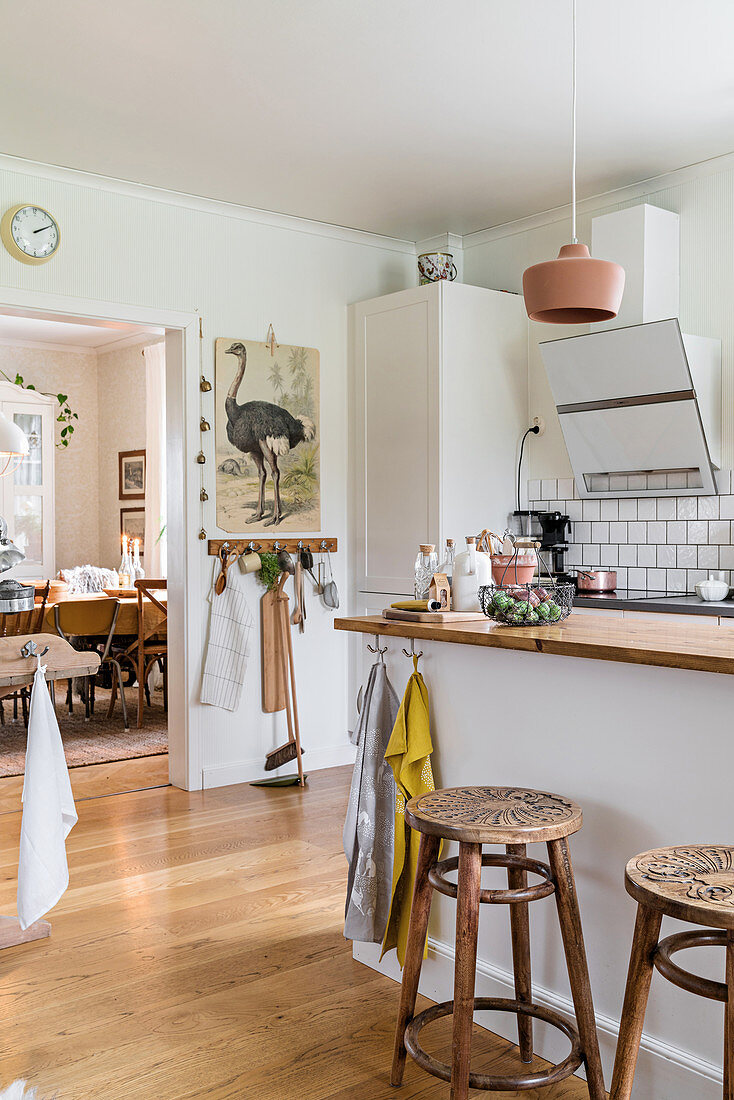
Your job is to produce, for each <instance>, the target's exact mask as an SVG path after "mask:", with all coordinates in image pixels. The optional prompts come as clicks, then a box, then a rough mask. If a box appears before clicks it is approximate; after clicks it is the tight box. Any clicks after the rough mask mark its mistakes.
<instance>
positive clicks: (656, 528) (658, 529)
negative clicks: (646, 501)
mask: <svg viewBox="0 0 734 1100" xmlns="http://www.w3.org/2000/svg"><path fill="white" fill-rule="evenodd" d="M667 540H668V532H667V529H666V524H664V523H659V522H658V521H657V520H654V521H653V522H652V523H648V525H647V541H648V542H667Z"/></svg>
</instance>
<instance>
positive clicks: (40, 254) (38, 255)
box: [0, 202, 61, 264]
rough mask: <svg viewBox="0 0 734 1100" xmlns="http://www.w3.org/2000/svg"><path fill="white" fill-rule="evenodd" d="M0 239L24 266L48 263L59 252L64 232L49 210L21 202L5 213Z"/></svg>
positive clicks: (1, 222)
mask: <svg viewBox="0 0 734 1100" xmlns="http://www.w3.org/2000/svg"><path fill="white" fill-rule="evenodd" d="M0 238H2V242H3V244H4V245H5V247H6V248H7V250H8V252H9V253H10V255H11V256H12V257H13V258H14V259H16V260H20V262H21V263H22V264H45V263H47V261H48V260H50V259H51V258H52V256H55V255H56V253H57V252H58V250H59V245H60V244H61V230H60V229H59V224H58V222H57V221H56V219H55V218H53V217H52V216H51V215H50V214H49V212H48V210H44V209H43V207H42V206H34V205H33V204H32V203H27V202H22V203H20V204H19V205H18V206H11V208H10V209H9V210H6V211H5V213H4V214H3V217H2V221H0Z"/></svg>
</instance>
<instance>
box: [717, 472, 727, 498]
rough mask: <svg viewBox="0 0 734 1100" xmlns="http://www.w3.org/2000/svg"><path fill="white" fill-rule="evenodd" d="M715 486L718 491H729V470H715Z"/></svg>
mask: <svg viewBox="0 0 734 1100" xmlns="http://www.w3.org/2000/svg"><path fill="white" fill-rule="evenodd" d="M716 488H717V489H718V490H719V493H730V492H731V470H717V471H716Z"/></svg>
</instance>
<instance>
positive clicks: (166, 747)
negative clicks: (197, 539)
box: [0, 290, 201, 793]
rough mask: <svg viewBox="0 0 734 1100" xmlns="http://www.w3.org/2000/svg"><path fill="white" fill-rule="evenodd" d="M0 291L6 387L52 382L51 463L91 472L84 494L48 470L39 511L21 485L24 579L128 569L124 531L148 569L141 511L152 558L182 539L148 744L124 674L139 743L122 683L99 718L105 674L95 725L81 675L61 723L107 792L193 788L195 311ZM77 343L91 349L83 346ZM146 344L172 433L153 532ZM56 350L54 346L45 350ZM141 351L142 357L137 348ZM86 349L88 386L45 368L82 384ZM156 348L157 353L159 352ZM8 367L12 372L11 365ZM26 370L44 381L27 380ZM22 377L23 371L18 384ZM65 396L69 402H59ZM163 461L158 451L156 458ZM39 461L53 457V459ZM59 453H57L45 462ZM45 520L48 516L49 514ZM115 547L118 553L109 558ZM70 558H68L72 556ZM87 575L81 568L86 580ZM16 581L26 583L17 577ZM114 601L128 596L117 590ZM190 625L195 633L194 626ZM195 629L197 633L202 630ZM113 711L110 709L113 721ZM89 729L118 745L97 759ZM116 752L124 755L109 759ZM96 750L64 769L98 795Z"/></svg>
mask: <svg viewBox="0 0 734 1100" xmlns="http://www.w3.org/2000/svg"><path fill="white" fill-rule="evenodd" d="M0 298H1V299H2V301H1V302H0V368H1V369H2V370H3V371H4V372H5V374H6V375H7V376H8V383H7V384H8V386H10V388H11V389H13V390H15V391H16V396H18V397H20V398H21V399H22V400H27V399H28V398H29V397H30V399H31V401H32V400H33V392H34V391H31V390H29V389H28V387H29V385H30V386H34V387H35V394H36V395H39V394H40V392H41V389H47V392H48V393H49V395H50V397H49V400H50V403H51V409H50V413H51V416H52V417H54V419H53V420H52V421H51V424H50V428H51V431H50V432H49V426H48V425H47V427H46V431H45V437H48V436H49V434H51V435H53V429H55V434H56V441H57V442H61V431H62V430H63V428H65V427H67V426H69V427H71V428H72V429H73V430H72V431H71V432H68V433H64V437H65V438H66V440H67V445H66V446H63V448H56V450H57V451H61V452H62V453H61V454H60V455H59V457H58V459H57V461H56V466H57V467H58V468H64V466H65V467H66V470H65V473H68V472H69V471H70V470H71V467H72V466H73V465H74V463H76V464H79V463H81V464H82V465H83V466H84V468H85V469H87V470H88V471H91V472H90V473H89V474H88V476H87V477H86V478H85V479H84V480H85V485H83V486H82V489H86V496H87V499H86V501H85V500H84V496H85V494H84V492H81V493H80V492H79V488H80V487H79V485H78V484H76V483H75V482H76V481H77V480H78V479H77V478H75V477H73V476H71V477H69V476H64V477H62V478H61V479H58V478H57V479H56V485H55V486H53V487H52V488H51V489H50V491H47V487H46V481H49V480H51V479H49V478H47V479H46V481H44V482H43V491H44V492H45V493H46V494H47V498H48V499H44V500H42V501H40V502H39V501H34V506H35V511H34V509H33V508H29V503H28V499H27V498H28V497H29V496H36V497H37V496H39V494H38V493H35V492H28V491H26V488H25V486H24V488H23V491H22V493H21V494H18V489H17V487H16V488H15V490H14V491H15V492H16V494H18V495H22V497H23V500H22V504H23V507H22V508H21V507H20V505H18V506H16V508H15V510H14V511H13V512H12V513H11V515H12V520H13V528H12V529H11V530H10V532H9V533H10V535H11V537H13V535H16V536H17V538H18V539H19V543H20V547H21V549H22V550H23V552H24V553H25V554H26V562H24V563H23V567H24V570H25V576H26V577H30V573H29V569H30V571H31V572H33V570H34V569H35V570H36V576H37V577H38V579H39V580H41V579H43V577H44V576H47V577H48V578H49V579H51V580H52V581H59V582H61V583H63V581H64V580H68V579H69V577H68V575H67V574H68V573H69V572H70V571H72V572H73V571H77V572H85V570H80V569H79V568H78V567H81V566H86V565H87V564H91V565H93V566H94V567H95V568H97V567H99V568H100V569H104V570H107V569H109V570H110V571H112V570H115V571H116V572H117V573H118V574H119V573H120V572H122V571H123V569H122V566H123V563H122V560H121V559H122V536H123V535H126V536H127V537H128V538H129V539H130V540H131V543H132V544H133V545H134V541H135V538H136V537H137V538H139V539H140V544H139V546H138V547H137V550H138V553H139V556H140V558H141V561H142V564H143V568H145V545H144V543H145V539H144V535H143V533H144V532H146V521H147V532H146V534H147V537H148V540H149V541H151V542H152V543H153V545H154V546H155V551H156V553H155V554H153V553H152V552H151V549H149V551H148V557H149V559H151V564H152V559H153V558H154V557H155V559H156V562H157V564H156V566H155V568H160V565H159V563H160V560H161V551H162V550H163V547H164V546H165V542H166V539H168V541H169V542H170V544H171V545H173V546H175V547H176V552H175V553H173V554H169V555H168V563H167V564H168V568H167V570H166V571H167V574H168V577H167V589H168V591H167V599H168V614H167V624H166V626H167V634H168V636H169V637H170V643H169V644H168V645H167V647H166V648H167V653H166V658H167V659H166V660H165V663H164V662H163V661H161V662H158V665H157V668H156V669H154V673H155V672H156V671H157V672H158V676H157V683H156V682H155V680H156V677H155V675H154V676H152V677H151V678H150V679H148V678H147V677H146V685H145V686H146V695H147V696H148V697H147V698H146V699H145V701H144V706H143V715H144V721H143V727H142V738H143V740H145V738H147V739H148V743H147V744H146V745H142V747H141V739H140V737H138V731H137V713H136V712H137V703H136V696H137V688H135V689H134V691H133V697H131V695H130V688H131V687H132V686H133V685H132V684H129V686H128V688H127V691H126V692H125V694H126V697H127V699H128V702H129V704H130V709H131V711H132V713H131V714H130V715H129V718H128V726H129V732H130V733H133V731H135V733H133V737H132V738H131V739H128V740H131V741H136V742H137V743H136V744H133V745H131V744H129V743H126V738H125V736H124V734H123V731H124V725H123V721H122V716H121V714H120V699H119V693H118V695H117V699H116V701H115V710H116V712H117V718H118V721H117V725H118V726H119V730H117V731H115V730H112V729H107V730H103V729H102V722H101V721H100V719H99V717H98V716H99V714H100V707H99V703H100V701H101V702H102V708H101V711H102V715H103V716H104V715H106V713H107V705H106V704H107V702H108V701H109V698H110V690H111V687H110V685H109V683H107V684H105V683H104V682H102V683H101V685H99V688H98V690H97V692H96V699H95V711H94V715H92V716H91V717H90V721H89V722H85V717H86V715H85V708H86V709H88V707H87V700H86V699H85V698H84V690H85V689H84V686H83V685H82V686H81V690H80V685H76V693H74V692H72V696H71V707H72V711H73V712H74V715H75V717H74V718H73V719H71V716H69V720H70V721H72V722H74V723H75V724H76V725H77V726H78V727H79V730H80V737H79V738H78V739H77V740H78V742H79V743H78V744H77V745H76V748H77V749H79V748H80V746H81V749H82V750H83V747H84V742H85V741H86V743H87V747H88V748H90V749H92V750H94V751H93V752H92V757H94V753H95V752H97V753H98V752H99V750H100V749H101V751H102V755H103V757H104V759H103V760H102V761H100V763H101V764H102V765H103V767H102V768H101V769H100V777H101V780H102V783H103V786H104V791H105V793H114V789H113V788H114V787H115V785H116V784H119V786H120V789H121V790H122V789H136V788H138V787H140V786H149V785H155V784H157V783H158V782H160V781H163V780H165V781H169V780H170V782H172V783H173V784H174V785H176V786H180V787H183V788H186V789H196V788H198V787H200V786H201V767H200V763H199V761H200V749H199V745H198V736H197V734H198V722H197V721H196V714H195V712H194V714H193V715H192V713H191V712H190V708H189V707H188V706H187V705H186V701H187V699H188V697H189V690H188V685H189V683H190V682H191V679H192V667H191V654H192V653H196V652H200V650H199V649H198V639H195V640H194V646H192V644H191V643H192V639H191V638H190V637H189V624H190V620H189V615H188V606H187V592H188V590H189V586H190V584H191V579H192V578H191V576H190V573H191V571H192V569H193V568H194V562H193V561H192V555H191V554H190V551H189V547H188V546H187V538H186V536H187V534H188V533H189V532H188V530H187V523H186V516H187V514H188V513H189V507H187V505H188V501H187V499H186V495H187V492H188V489H189V487H188V486H187V478H186V476H185V466H184V451H185V440H186V438H187V434H188V427H189V426H188V425H187V422H186V409H187V408H191V407H192V406H193V405H194V404H195V401H196V398H195V396H193V395H192V394H189V393H187V386H186V382H185V362H186V359H187V357H188V359H189V361H191V360H192V359H194V358H195V357H196V356H197V354H198V348H197V343H198V336H199V331H198V330H199V326H198V318H197V317H196V316H195V315H186V314H183V315H182V314H172V313H162V312H155V311H151V310H146V309H142V308H136V309H132V308H128V307H121V308H119V309H117V308H115V307H110V306H109V305H107V304H102V303H96V302H91V301H90V302H86V301H85V302H83V303H82V302H78V301H74V302H73V303H72V304H71V305H70V302H69V300H67V299H62V298H59V297H58V296H50V295H38V294H34V293H29V292H22V291H7V290H6V291H3V292H2V293H0ZM72 346H73V348H74V354H75V355H76V356H77V361H73V359H72V357H71V354H72V353H71V348H72ZM79 349H86V351H85V350H79ZM151 349H153V350H154V351H157V353H158V354H157V359H158V361H159V363H160V364H162V367H161V368H160V369H162V371H163V378H164V389H165V396H164V402H165V416H162V417H161V418H160V422H161V425H162V429H163V431H164V433H165V435H166V442H165V447H164V448H163V449H162V455H163V457H164V461H165V464H166V472H165V479H164V488H165V492H164V494H163V495H164V496H165V498H166V502H165V504H164V505H163V508H164V512H161V513H159V515H160V517H161V521H160V523H159V524H158V525H157V531H156V532H154V537H153V538H152V539H151V535H150V531H151V517H150V516H149V515H148V514H147V513H148V511H149V509H148V507H147V506H148V501H147V500H146V499H145V496H144V494H143V495H141V488H142V486H141V479H142V480H143V481H144V480H145V473H144V463H145V460H146V458H147V455H146V450H147V448H146V447H145V430H144V428H145V425H144V421H145V416H144V415H142V417H141V412H142V413H143V414H144V412H145V410H141V407H140V406H141V404H145V401H141V400H140V394H141V379H142V380H143V382H142V385H143V391H144V379H145V374H146V367H147V368H148V369H149V366H150V364H149V363H148V364H146V356H147V355H148V354H149V353H150V350H151ZM51 352H52V353H53V354H47V353H51ZM144 352H146V355H144V354H143V353H144ZM84 354H86V355H87V368H88V367H89V356H90V354H93V356H94V358H95V360H96V363H97V364H102V368H100V367H99V366H98V369H97V371H96V378H94V379H92V378H91V377H89V375H90V374H91V373H92V372H91V371H89V370H87V381H88V383H89V384H88V386H87V391H86V392H85V390H84V388H82V389H80V388H79V386H78V385H77V386H76V387H74V386H72V385H71V382H69V384H65V383H64V382H63V379H61V380H59V377H58V375H56V376H53V374H52V373H51V374H50V373H49V365H50V363H51V360H52V359H54V357H55V358H56V366H57V367H58V366H59V365H60V364H61V365H63V364H64V363H65V364H66V366H67V367H68V368H69V378H70V379H71V377H72V375H73V374H74V371H76V372H77V380H78V379H79V378H82V377H83V374H84V371H83V367H84V364H83V362H82V358H83V356H84ZM153 358H154V359H155V358H156V356H154V357H153ZM42 360H43V362H42ZM14 364H20V365H24V370H25V373H24V371H23V370H20V369H17V370H16V371H15V374H13V371H12V367H13V365H14ZM8 367H10V368H11V369H6V368H8ZM34 373H35V376H36V377H37V378H38V382H36V381H32V375H33V374H34ZM190 373H191V372H190ZM16 375H17V376H19V377H20V379H21V381H20V382H19V381H18V379H17V378H16ZM193 378H194V379H195V380H196V379H198V374H194V375H193ZM1 381H2V378H1V376H0V382H1ZM92 381H95V382H96V390H97V415H98V419H99V423H98V432H97V436H98V438H97V462H96V464H95V469H94V470H91V463H90V459H91V454H90V455H83V454H82V453H81V452H82V451H83V450H84V449H85V448H84V447H83V446H81V445H80V446H79V447H77V451H76V456H75V459H74V462H72V461H71V456H72V454H73V451H72V448H73V445H74V436H77V439H79V440H81V439H82V436H83V435H86V437H87V438H86V449H89V445H90V436H91V435H93V433H91V432H86V433H82V432H81V431H77V430H74V429H78V427H79V424H80V420H81V416H82V411H80V410H81V409H82V406H85V407H86V412H87V414H88V413H89V406H90V405H93V404H94V402H93V400H92V392H91V391H92V389H93V388H94V387H93V386H92ZM159 381H160V380H159ZM57 385H58V386H59V388H58V389H57V388H56V386H57ZM49 387H50V388H49ZM189 388H191V387H189ZM72 390H74V392H75V395H76V398H77V401H78V407H77V408H75V407H74V406H73V404H72V402H71V400H70V399H71V396H72V395H71V392H67V391H72ZM101 391H103V392H104V397H103V400H102V402H101V404H100V400H99V394H100V392H101ZM80 395H81V397H80ZM2 397H3V395H2V394H0V401H2ZM192 397H193V399H192ZM62 398H64V399H65V402H66V403H65V406H64V402H62ZM110 398H111V399H112V400H111V401H110V400H109V399H110ZM149 411H150V410H149ZM62 412H63V414H64V416H65V417H68V419H64V420H62V421H59V420H58V416H59V415H61V413H62ZM34 414H35V410H34ZM74 414H76V416H75V415H74ZM18 415H21V416H25V417H26V420H24V421H23V425H24V426H25V427H30V428H31V432H32V430H33V428H34V427H35V426H37V421H36V420H34V421H33V422H32V424H31V421H29V420H27V418H28V416H29V415H30V414H29V413H28V410H25V409H23V410H22V411H19V412H18ZM46 415H48V414H46ZM105 417H106V418H107V419H106V420H105ZM110 417H112V420H110ZM141 420H142V422H143V433H142V438H137V436H140V435H141V428H140V424H141ZM26 421H27V422H26ZM148 431H150V426H148ZM136 432H137V435H136ZM126 433H127V434H126ZM37 434H38V436H40V437H41V438H39V439H38V440H37V439H36V436H35V435H33V442H34V443H37V444H38V447H39V448H40V451H38V453H37V455H36V457H37V460H38V461H37V463H36V465H42V454H41V452H42V450H43V446H44V445H45V444H44V443H43V441H42V440H43V438H44V433H43V431H42V432H39V433H37ZM153 438H155V437H153ZM47 449H48V448H47ZM158 457H159V460H160V455H159V456H158ZM46 461H47V462H48V457H47V458H46ZM53 461H54V452H53V450H52V451H51V462H52V463H53ZM112 473H114V486H113V485H112V484H111V479H112ZM22 477H23V478H28V477H30V478H31V479H32V480H37V471H36V469H35V467H34V468H33V469H30V468H29V473H28V474H25V473H24V474H23V475H22ZM95 479H96V481H95ZM12 480H13V479H11V481H12ZM42 481H43V478H42ZM92 482H95V485H92ZM108 483H109V484H108ZM95 494H96V495H95ZM2 503H3V507H4V508H5V509H6V511H7V510H8V502H7V501H5V498H3V502H2ZM11 506H12V501H11ZM44 509H45V516H44ZM1 511H2V509H0V512H1ZM50 520H52V522H49V521H50ZM57 520H58V522H57ZM154 525H155V521H154ZM113 547H114V549H113ZM132 548H133V546H131V549H132ZM113 554H114V555H115V556H112V555H113ZM39 556H40V557H41V560H38V561H37V560H36V558H37V557H39ZM95 558H96V559H97V560H96V561H95V560H94V559H95ZM29 559H30V560H29ZM70 563H74V564H71V565H70ZM56 566H58V568H56ZM59 571H61V577H57V576H56V574H57V573H58V572H59ZM153 571H155V569H154V570H153ZM146 573H147V575H148V576H149V577H151V573H150V572H148V571H147V570H146ZM33 579H36V578H33ZM75 579H76V578H75ZM87 579H88V578H85V577H82V581H83V582H84V581H85V580H87ZM96 579H97V578H95V580H96ZM105 579H107V578H105ZM23 583H27V582H26V581H25V580H24V581H23ZM118 595H120V594H118ZM49 602H50V603H51V602H52V601H49ZM122 602H124V600H121V603H122ZM47 618H48V616H47ZM46 628H48V624H46ZM198 632H199V633H200V628H199V631H198ZM193 633H194V634H196V633H197V631H196V629H194V631H193ZM164 672H165V674H166V686H167V692H166V695H167V703H168V708H167V710H168V713H167V714H166V712H165V708H164V700H163V690H162V688H163V683H162V682H161V680H162V674H163V673H164ZM130 679H134V677H128V680H130ZM64 687H65V685H64ZM64 704H65V700H58V699H57V713H59V714H61V713H62V710H63V707H64ZM16 705H17V706H18V709H19V711H21V712H22V701H18V703H17V704H16ZM10 707H11V713H10V714H8V703H6V704H5V711H6V716H7V717H9V718H10V721H11V723H12V717H13V715H12V708H13V704H12V703H11V704H10ZM77 716H78V717H77ZM19 718H20V719H22V713H21V714H19ZM114 721H115V718H114V716H113V719H112V722H113V724H114ZM60 725H61V728H62V736H63V735H64V729H63V725H62V724H61V722H60ZM85 725H86V726H87V727H88V728H87V730H85V729H84V726H85ZM169 731H170V732H169ZM95 733H97V734H100V733H104V734H109V733H112V734H113V738H112V739H113V741H114V742H115V744H116V745H117V751H116V750H115V747H114V745H113V746H112V748H111V749H110V750H108V751H107V755H106V756H105V755H104V754H105V749H104V746H102V745H100V744H99V743H97V744H95V743H94V735H95ZM0 740H1V735H0ZM65 747H66V742H65ZM67 757H68V751H67ZM82 757H83V752H82ZM116 759H117V761H119V762H115V760H116ZM97 760H98V756H97ZM97 760H92V761H90V762H89V763H88V764H87V763H85V762H84V760H83V758H80V756H79V755H78V754H77V756H76V757H75V756H74V753H73V752H72V759H70V760H69V763H70V766H71V767H72V768H75V769H76V768H78V767H79V765H81V766H82V768H83V769H86V770H87V771H89V769H90V768H91V769H92V771H91V772H90V773H89V775H86V774H85V776H84V785H85V789H86V790H87V792H89V791H90V784H91V791H92V793H94V784H93V783H92V782H91V778H90V776H91V775H92V774H93V769H94V767H95V765H96V763H97ZM126 760H129V761H130V763H129V765H128V767H127V778H126V764H125V761H126ZM1 770H2V767H1V761H0V771H1ZM11 772H12V768H11ZM6 774H7V772H6ZM71 774H72V781H74V778H75V772H74V771H72V773H71ZM81 774H82V772H81V770H79V771H77V772H76V777H77V779H79V778H80V776H81Z"/></svg>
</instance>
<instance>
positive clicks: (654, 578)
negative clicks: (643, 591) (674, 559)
mask: <svg viewBox="0 0 734 1100" xmlns="http://www.w3.org/2000/svg"><path fill="white" fill-rule="evenodd" d="M665 583H666V580H665V570H664V569H648V571H647V587H648V589H650V590H651V591H652V592H664V591H665Z"/></svg>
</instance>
